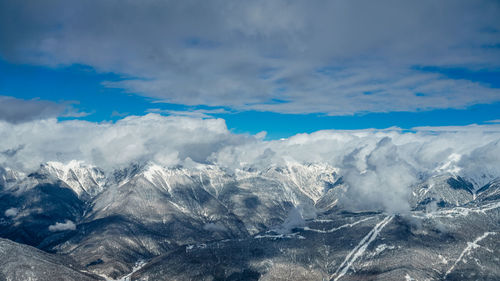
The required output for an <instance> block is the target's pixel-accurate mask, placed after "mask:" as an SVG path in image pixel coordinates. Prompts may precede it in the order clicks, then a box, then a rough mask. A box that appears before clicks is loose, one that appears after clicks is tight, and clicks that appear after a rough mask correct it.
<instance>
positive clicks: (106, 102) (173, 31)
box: [0, 1, 500, 139]
mask: <svg viewBox="0 0 500 281" xmlns="http://www.w3.org/2000/svg"><path fill="white" fill-rule="evenodd" d="M90 2H92V1H90ZM104 2H106V4H102V3H99V2H92V3H90V4H87V3H82V2H77V1H54V2H51V4H48V5H41V4H37V3H33V4H22V3H21V4H20V3H14V2H9V1H5V2H4V1H2V2H0V26H1V27H2V28H0V58H1V59H0V119H4V120H7V121H8V122H25V121H26V120H33V119H37V118H49V117H57V118H59V119H61V120H66V119H81V120H88V121H92V122H106V121H116V120H118V119H120V118H123V117H125V116H128V115H144V114H147V113H149V112H156V113H161V114H164V115H172V114H173V115H185V116H192V117H202V118H209V117H219V118H223V119H225V120H226V123H227V126H228V127H229V128H230V129H231V130H232V131H234V132H236V133H251V134H256V133H258V132H261V131H266V132H267V138H268V139H276V138H282V137H289V136H291V135H294V134H297V133H303V132H307V133H310V132H313V131H317V130H322V129H365V128H388V127H393V126H396V127H401V128H405V129H409V128H412V127H416V126H450V125H453V126H456V125H468V124H473V123H477V124H487V123H488V121H491V120H498V119H500V114H499V112H500V91H499V89H500V78H499V77H500V20H498V17H497V15H498V12H499V11H500V4H499V3H498V2H496V1H469V2H467V1H465V2H461V1H442V2H440V3H439V4H435V3H434V4H432V3H428V2H426V1H423V2H421V3H410V2H401V3H397V4H395V3H389V2H388V3H385V4H386V5H383V4H384V3H382V2H380V3H378V4H376V5H375V4H373V3H370V1H368V2H366V3H361V4H360V3H350V4H348V3H329V2H328V1H327V2H321V1H318V2H317V3H307V2H302V1H296V2H287V1H268V2H266V1H264V2H261V1H248V3H242V4H235V5H233V6H228V5H227V3H225V2H224V1H214V2H213V3H203V4H201V5H197V4H196V2H191V1H185V3H161V4H159V3H153V2H149V1H145V2H143V3H142V4H131V3H127V4H121V3H114V2H113V1H104ZM458 2H459V3H458ZM100 5H102V6H100ZM371 5H373V6H371ZM228 7H229V8H228ZM108 9H110V11H113V13H111V12H110V13H107V12H106V11H107V10H108ZM227 9H229V10H227ZM1 11H3V12H1ZM278 11H280V12H278ZM125 15H128V17H127V16H125ZM334 15H337V16H336V17H335V16H334ZM270 19H272V20H270ZM2 97H3V98H2ZM2 103H3V106H2ZM23 103H25V104H24V105H23ZM28 105H29V107H28ZM16 107H18V108H16ZM31 108H33V110H31V112H30V111H29V110H27V109H31ZM30 115H32V116H30Z"/></svg>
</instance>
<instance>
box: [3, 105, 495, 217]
mask: <svg viewBox="0 0 500 281" xmlns="http://www.w3.org/2000/svg"><path fill="white" fill-rule="evenodd" d="M0 139H2V142H0V151H14V150H15V151H16V152H15V153H1V154H0V166H4V167H11V168H16V169H23V170H26V171H30V170H33V169H36V168H37V167H38V165H39V164H40V163H42V162H47V161H61V162H68V161H70V160H74V159H75V160H83V161H85V162H87V163H89V164H93V165H96V166H98V167H101V168H104V169H105V170H106V171H110V170H111V169H115V168H121V167H124V166H128V165H129V164H130V163H131V162H146V161H153V162H156V163H157V164H160V165H162V166H175V165H179V164H180V165H184V164H185V165H186V166H196V165H195V164H193V163H213V164H216V165H219V166H221V167H224V168H227V169H229V170H231V169H233V170H234V169H238V168H240V169H246V168H257V169H262V168H265V167H269V166H271V165H285V164H287V163H328V164H330V165H331V166H333V167H337V168H339V170H340V173H341V175H342V176H343V177H344V180H345V182H346V183H348V184H349V185H350V186H351V188H350V189H349V191H348V192H347V193H346V194H345V196H346V198H344V199H343V203H344V204H345V205H346V206H347V207H349V208H353V209H364V208H370V209H373V208H379V209H383V210H387V211H391V212H404V211H405V210H407V209H408V203H407V200H406V199H407V196H408V192H409V189H408V187H409V186H410V185H411V184H413V183H415V182H416V181H418V180H420V179H421V178H422V177H424V178H425V177H428V176H432V175H434V174H436V173H442V172H446V171H448V172H455V173H456V172H458V173H460V175H462V176H464V177H467V178H469V179H471V180H472V181H473V182H474V183H476V185H478V186H480V185H481V184H484V183H485V182H486V181H488V180H490V179H492V178H493V177H498V176H500V157H498V156H499V155H500V125H498V124H490V125H482V126H480V125H471V126H464V127H421V128H415V129H413V130H411V131H404V130H400V129H398V128H391V129H386V130H372V129H371V130H356V131H340V130H325V131H318V132H315V133H311V134H298V135H295V136H293V137H290V138H288V139H281V140H273V141H264V140H263V139H262V138H261V135H256V136H250V135H238V134H234V133H231V132H230V131H229V130H228V129H227V127H226V124H225V121H224V120H223V119H214V118H210V119H195V118H188V117H179V116H168V117H164V116H161V115H157V114H148V115H146V116H132V117H127V118H124V119H122V120H119V121H117V122H116V123H91V122H86V121H62V122H58V121H56V120H53V119H50V120H37V121H31V122H25V123H21V124H12V123H7V122H0Z"/></svg>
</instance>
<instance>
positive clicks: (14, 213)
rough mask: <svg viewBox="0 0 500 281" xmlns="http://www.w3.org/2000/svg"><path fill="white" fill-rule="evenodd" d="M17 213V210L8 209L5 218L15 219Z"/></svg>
mask: <svg viewBox="0 0 500 281" xmlns="http://www.w3.org/2000/svg"><path fill="white" fill-rule="evenodd" d="M18 213H19V210H18V209H17V208H9V209H7V210H5V216H6V217H15V216H17V214H18Z"/></svg>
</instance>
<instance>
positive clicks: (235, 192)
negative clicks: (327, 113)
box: [0, 161, 500, 280]
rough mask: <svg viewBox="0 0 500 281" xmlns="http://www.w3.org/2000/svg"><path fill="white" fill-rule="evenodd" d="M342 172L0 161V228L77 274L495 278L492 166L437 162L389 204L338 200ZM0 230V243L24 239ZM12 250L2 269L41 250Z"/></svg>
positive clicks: (497, 231) (497, 201)
mask: <svg viewBox="0 0 500 281" xmlns="http://www.w3.org/2000/svg"><path fill="white" fill-rule="evenodd" d="M450 165H451V164H450ZM454 172H456V171H454ZM342 176H343V175H342V171H341V170H340V169H338V168H336V167H332V166H331V165H329V164H323V163H304V164H300V163H288V164H284V165H271V166H269V167H267V168H264V169H234V170H227V169H225V168H222V167H219V166H216V165H210V164H196V165H191V166H186V167H182V166H179V167H163V166H161V165H158V164H155V163H152V162H149V163H144V164H131V165H129V166H128V167H126V168H120V169H117V170H114V171H109V172H104V171H103V170H101V169H99V168H98V167H93V166H91V165H87V164H85V163H83V162H79V161H71V162H68V163H65V164H63V163H57V162H49V163H45V164H43V165H41V166H40V168H39V169H38V170H36V171H34V172H32V173H29V174H24V173H20V172H16V171H14V170H11V169H7V168H0V225H1V226H2V227H1V230H0V237H4V238H8V239H11V240H13V241H17V242H20V243H23V244H28V245H31V246H34V247H36V248H38V249H40V250H43V251H47V252H51V253H54V254H52V255H48V254H46V253H45V252H40V251H39V250H36V249H34V248H29V247H28V246H22V247H24V248H22V249H23V250H22V251H24V252H23V253H25V254H24V255H27V256H29V255H33V256H37V257H38V258H37V259H36V260H40V264H38V265H34V266H35V267H36V268H38V266H39V267H40V268H46V267H47V266H48V265H46V263H47V262H48V263H50V264H51V265H50V266H54V268H59V267H61V269H51V271H50V272H54V270H59V271H61V272H63V271H64V270H74V272H73V271H71V272H72V273H71V274H73V275H75V274H76V275H75V276H77V275H78V274H82V276H85V277H82V278H81V279H79V280H85V279H84V278H89V280H92V279H93V278H101V277H102V276H105V277H106V278H120V277H123V276H125V275H127V274H128V277H127V278H130V279H131V280H205V279H206V280H209V279H210V278H212V279H216V280H352V279H359V278H365V279H369V280H375V279H377V280H402V279H404V278H406V279H407V280H412V279H415V280H441V279H447V280H453V279H460V278H472V277H473V276H475V277H474V278H475V279H476V280H495V279H497V278H498V277H500V272H499V271H498V267H497V266H496V265H498V256H499V253H498V249H499V248H500V247H499V246H500V245H499V243H498V241H499V240H498V239H497V238H498V236H497V235H500V228H499V225H498V219H499V217H498V216H499V215H500V213H499V209H498V207H500V197H499V195H498V194H499V188H500V184H499V181H498V179H496V180H492V181H490V182H488V183H487V184H485V185H483V186H481V187H477V181H476V182H475V183H473V182H471V181H470V180H468V179H469V178H468V177H465V176H461V175H460V173H459V172H458V174H457V173H451V172H450V170H449V169H448V170H447V169H444V168H443V171H442V173H433V176H430V177H428V178H423V179H422V180H421V181H420V182H418V183H417V184H415V185H413V186H411V187H410V190H409V198H408V202H409V204H410V206H411V210H410V211H408V212H406V213H399V214H391V213H383V212H380V210H373V211H364V212H355V211H352V210H350V209H349V210H350V211H347V209H345V208H344V207H345V204H339V202H343V198H344V196H345V194H347V192H348V191H349V189H350V188H352V186H349V184H348V183H346V182H344V180H343V177H342ZM469 176H470V175H469ZM491 178H494V177H491ZM1 241H3V242H2V243H3V244H2V243H0V249H2V247H4V248H5V247H7V246H5V245H7V244H8V243H11V244H8V247H14V248H16V249H17V247H21V246H17V245H18V244H12V243H13V242H9V241H7V240H1ZM2 245H4V246H2ZM12 245H14V246H12ZM30 249H32V250H30ZM31 252H33V254H31ZM5 255H7V252H6V251H4V252H0V256H2V257H3V256H5ZM45 255H47V256H45ZM21 256H22V255H21ZM65 258H68V259H70V260H72V261H74V265H71V266H70V265H68V264H67V263H64V262H62V261H63V260H64V259H65ZM10 259H11V260H12V262H11V263H12V265H9V266H8V267H6V266H4V267H2V264H1V263H0V280H1V277H2V275H1V274H3V275H4V276H17V275H12V274H13V273H12V272H13V268H14V269H15V268H17V267H16V266H24V264H30V263H36V261H29V260H26V259H24V258H23V259H21V258H19V259H13V258H12V257H11V258H10ZM54 259H57V261H54ZM495 259H496V260H495ZM139 261H143V262H142V263H141V264H142V265H143V267H141V268H138V267H136V266H137V263H138V262H139ZM12 266H14V267H12ZM134 268H135V271H134ZM132 271H134V272H133V273H132ZM45 272H46V271H45ZM30 274H31V273H30ZM68 274H69V273H68ZM92 274H94V275H92ZM30 276H32V277H33V279H34V280H50V277H51V276H53V275H50V274H45V273H43V270H42V271H41V272H39V274H38V275H37V274H35V273H33V274H32V275H30ZM98 276H101V277H98ZM9 278H11V279H12V278H14V277H9ZM75 278H77V277H75ZM280 278H281V279H280ZM70 280H72V279H70Z"/></svg>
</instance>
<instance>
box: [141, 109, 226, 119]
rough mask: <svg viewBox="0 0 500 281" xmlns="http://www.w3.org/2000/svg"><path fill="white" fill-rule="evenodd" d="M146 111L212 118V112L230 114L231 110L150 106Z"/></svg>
mask: <svg viewBox="0 0 500 281" xmlns="http://www.w3.org/2000/svg"><path fill="white" fill-rule="evenodd" d="M148 112H152V113H160V114H166V115H172V116H186V117H192V118H214V117H213V116H212V115H214V114H231V113H232V112H231V111H228V110H226V109H224V108H216V109H191V110H170V109H159V108H151V109H149V110H148Z"/></svg>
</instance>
